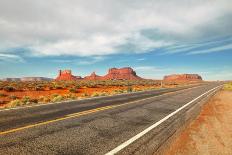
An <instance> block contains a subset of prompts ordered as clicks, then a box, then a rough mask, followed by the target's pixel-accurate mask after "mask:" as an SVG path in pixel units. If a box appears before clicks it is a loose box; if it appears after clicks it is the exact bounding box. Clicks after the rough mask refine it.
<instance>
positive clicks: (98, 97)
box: [0, 84, 201, 112]
mask: <svg viewBox="0 0 232 155" xmlns="http://www.w3.org/2000/svg"><path fill="white" fill-rule="evenodd" d="M193 86H194V85H193ZM199 86H201V84H199V85H196V87H199ZM183 87H185V86H183ZM196 87H190V88H196ZM176 88H180V87H176ZM164 89H169V88H160V89H154V90H164ZM186 89H189V88H186ZM154 90H144V91H138V92H130V93H122V94H114V95H109V96H97V97H89V98H83V99H76V100H66V101H62V102H50V103H44V104H43V103H41V104H37V105H29V106H22V107H15V108H7V109H0V112H2V111H9V110H17V109H25V108H31V107H40V106H47V105H52V104H62V103H67V102H75V101H83V100H91V99H101V98H105V97H113V96H120V95H121V96H123V95H128V94H136V93H143V92H149V91H154Z"/></svg>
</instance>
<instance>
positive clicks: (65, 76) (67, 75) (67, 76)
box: [56, 70, 81, 81]
mask: <svg viewBox="0 0 232 155" xmlns="http://www.w3.org/2000/svg"><path fill="white" fill-rule="evenodd" d="M78 79H81V77H80V76H74V75H72V71H71V70H59V75H58V76H57V78H56V80H57V81H60V80H61V81H63V80H64V81H72V80H78Z"/></svg>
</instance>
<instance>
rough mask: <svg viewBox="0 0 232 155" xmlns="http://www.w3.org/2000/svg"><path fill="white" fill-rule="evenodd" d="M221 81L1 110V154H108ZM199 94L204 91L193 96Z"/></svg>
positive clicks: (128, 150) (125, 149)
mask: <svg viewBox="0 0 232 155" xmlns="http://www.w3.org/2000/svg"><path fill="white" fill-rule="evenodd" d="M219 85H221V83H208V84H203V85H198V86H187V87H181V88H170V89H161V90H153V91H146V92H139V93H131V94H123V95H116V96H110V97H100V98H94V99H88V100H80V101H72V102H67V103H59V104H49V105H42V106H35V107H27V108H18V109H11V110H1V111H0V154H17V155H18V154H106V153H109V152H110V151H112V150H114V149H115V148H117V147H118V146H120V145H121V144H122V143H124V142H126V141H128V140H130V139H131V138H133V137H134V136H135V135H137V134H139V133H141V132H142V131H144V130H145V129H147V128H148V127H150V126H151V125H153V124H154V123H156V122H159V121H160V120H161V119H163V118H164V117H165V116H167V115H169V114H171V113H173V112H175V111H176V110H177V109H179V108H180V107H182V106H184V105H185V104H186V103H188V102H190V101H192V100H194V99H196V98H197V97H199V96H201V95H202V94H204V93H205V92H207V91H209V90H212V89H214V88H216V87H217V86H219ZM201 98H204V95H203V96H202V97H200V98H197V100H200V99H201ZM197 100H196V101H197ZM194 101H195V100H194ZM194 103H195V102H193V103H192V104H194ZM138 141H139V140H138ZM134 143H136V141H135V142H134ZM140 143H141V142H140ZM142 143H146V140H143V141H142ZM140 146H141V147H143V145H140ZM145 146H146V145H144V147H145ZM136 149H138V146H137V147H135V146H133V147H131V148H130V145H128V146H125V148H123V149H122V150H119V151H116V153H118V154H129V153H131V152H132V153H133V152H134V153H135V152H136ZM110 153H112V152H110Z"/></svg>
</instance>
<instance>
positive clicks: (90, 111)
mask: <svg viewBox="0 0 232 155" xmlns="http://www.w3.org/2000/svg"><path fill="white" fill-rule="evenodd" d="M193 88H196V87H193ZM188 89H192V88H188ZM185 90H187V89H184V90H180V91H185ZM176 92H179V91H174V92H168V93H164V94H161V95H157V96H153V97H149V98H145V99H141V100H137V101H131V102H127V103H123V104H118V105H112V106H105V107H100V108H96V109H91V110H86V111H82V112H77V113H73V114H69V115H66V116H64V117H61V118H57V119H54V120H49V121H45V122H41V123H36V124H31V125H27V126H23V127H19V128H15V129H10V130H6V131H1V132H0V135H5V134H9V133H13V132H16V131H21V130H24V129H29V128H33V127H37V126H41V125H46V124H50V123H54V122H58V121H63V120H66V119H69V118H74V117H79V116H84V115H87V114H91V113H96V112H99V111H104V110H108V109H113V108H117V107H121V106H125V105H128V104H132V103H137V102H141V101H144V100H148V99H151V98H156V97H160V96H163V95H167V94H173V93H176Z"/></svg>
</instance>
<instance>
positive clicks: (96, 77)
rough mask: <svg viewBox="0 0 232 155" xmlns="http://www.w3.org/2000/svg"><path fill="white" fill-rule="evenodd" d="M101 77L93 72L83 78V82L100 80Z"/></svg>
mask: <svg viewBox="0 0 232 155" xmlns="http://www.w3.org/2000/svg"><path fill="white" fill-rule="evenodd" d="M102 79H103V77H102V76H99V75H97V74H96V73H95V72H93V73H92V74H91V75H90V76H86V77H84V80H102Z"/></svg>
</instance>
